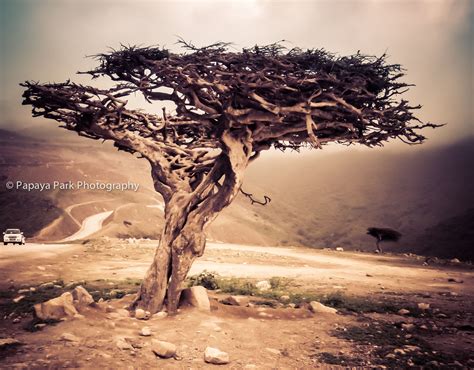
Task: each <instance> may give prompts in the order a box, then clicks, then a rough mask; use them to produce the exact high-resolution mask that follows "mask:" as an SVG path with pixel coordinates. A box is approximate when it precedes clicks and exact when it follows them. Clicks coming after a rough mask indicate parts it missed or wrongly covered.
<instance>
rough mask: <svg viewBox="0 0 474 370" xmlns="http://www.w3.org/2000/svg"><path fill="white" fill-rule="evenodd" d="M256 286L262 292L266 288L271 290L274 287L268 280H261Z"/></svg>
mask: <svg viewBox="0 0 474 370" xmlns="http://www.w3.org/2000/svg"><path fill="white" fill-rule="evenodd" d="M255 286H256V287H257V289H258V290H260V291H261V292H264V291H266V290H270V289H271V288H272V285H271V284H270V282H269V281H268V280H262V281H259V282H258V283H257V284H255Z"/></svg>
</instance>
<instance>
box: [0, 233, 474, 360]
mask: <svg viewBox="0 0 474 370" xmlns="http://www.w3.org/2000/svg"><path fill="white" fill-rule="evenodd" d="M155 244H156V242H154V241H146V240H141V241H136V240H129V241H127V240H122V241H121V240H110V239H100V240H92V241H88V242H86V243H85V244H69V245H61V246H59V247H58V246H54V245H46V246H39V245H38V246H30V249H26V248H25V247H19V246H8V247H6V248H4V249H2V250H1V254H0V267H1V270H0V280H1V283H0V314H1V317H0V325H1V327H2V330H1V334H0V355H1V356H0V367H3V368H25V369H26V368H28V369H40V368H60V367H67V368H71V367H81V368H114V369H116V368H164V369H166V368H170V369H171V368H172V369H176V368H182V369H190V368H192V369H199V368H211V367H215V366H217V365H216V364H215V363H216V362H223V363H225V364H222V365H219V366H221V367H223V368H235V369H241V368H247V369H252V368H257V369H274V368H305V369H306V368H312V367H325V366H342V367H347V366H364V367H379V368H383V367H388V368H401V367H410V366H420V365H421V366H425V367H429V368H439V367H441V368H455V367H459V368H462V367H464V368H466V367H474V356H472V354H471V352H472V351H471V349H472V346H473V340H474V337H473V330H474V323H473V312H474V309H473V308H472V305H471V302H472V301H473V297H474V276H473V274H472V268H471V266H470V265H465V264H461V263H458V262H457V261H435V262H429V263H430V265H424V261H425V259H424V258H419V257H416V256H395V255H388V256H377V255H371V254H361V253H347V252H336V251H316V250H301V249H288V248H281V249H280V248H270V249H265V248H258V247H250V246H247V247H245V246H234V245H218V244H211V245H210V246H209V248H208V250H207V252H206V254H205V255H204V256H203V258H202V259H201V260H200V261H199V263H197V264H196V266H197V268H195V269H194V271H193V273H192V275H193V276H192V278H190V279H189V281H188V282H187V284H189V285H194V286H205V287H206V288H208V290H207V292H208V294H209V306H208V307H207V308H206V307H204V308H203V307H202V306H200V305H199V304H195V303H193V301H192V300H189V299H188V300H187V301H186V302H184V304H183V306H182V307H181V308H180V312H179V313H178V315H177V316H174V317H169V316H167V315H166V313H159V314H155V315H152V316H149V315H147V314H146V313H144V312H139V313H138V314H136V313H135V312H132V313H130V312H128V311H127V310H125V308H126V307H127V305H128V304H129V303H130V301H131V300H132V299H133V293H134V292H135V291H136V290H137V288H138V285H139V277H140V276H142V275H143V274H144V271H145V269H146V267H147V265H148V264H149V262H150V258H151V255H152V253H153V248H154V245H155ZM27 247H28V246H27ZM18 248H25V249H21V250H19V249H18ZM236 266H237V267H236ZM238 266H241V267H242V268H241V269H238ZM211 267H212V268H215V269H214V270H218V272H219V273H218V274H216V273H211V272H203V270H208V271H209V270H211ZM252 271H253V272H252ZM298 271H299V272H298ZM279 273H281V274H279ZM78 286H82V287H84V288H85V289H86V290H87V291H88V292H89V293H90V294H91V296H90V298H87V299H82V298H78V295H77V291H78V290H80V291H82V290H81V289H80V288H78ZM198 290H203V289H202V288H199V289H198ZM75 292H76V293H75ZM65 293H66V296H67V297H69V296H71V297H72V298H71V302H72V303H71V304H73V306H74V309H73V308H71V312H72V314H70V315H69V316H66V317H64V318H59V317H57V318H56V319H51V318H49V319H48V318H47V317H46V316H43V314H42V312H43V311H44V310H43V311H42V310H41V309H37V310H36V314H35V315H36V316H39V317H43V319H41V318H39V317H36V318H35V317H34V314H33V312H34V309H33V307H34V305H37V304H39V303H41V302H46V301H48V300H50V299H52V298H55V297H59V296H61V295H63V294H65ZM89 293H87V295H88V294H89ZM73 299H74V300H73ZM92 300H93V302H92ZM81 302H82V303H81ZM192 304H194V306H192ZM195 306H199V307H195ZM37 307H38V306H37ZM39 307H42V306H39ZM38 310H39V311H38ZM74 310H75V311H77V312H74ZM58 318H59V319H60V320H57V319H58Z"/></svg>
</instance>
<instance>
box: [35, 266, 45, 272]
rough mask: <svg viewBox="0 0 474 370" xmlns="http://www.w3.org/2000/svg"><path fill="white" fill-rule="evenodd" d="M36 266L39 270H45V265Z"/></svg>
mask: <svg viewBox="0 0 474 370" xmlns="http://www.w3.org/2000/svg"><path fill="white" fill-rule="evenodd" d="M36 268H37V269H38V270H40V271H46V267H44V266H37V267H36Z"/></svg>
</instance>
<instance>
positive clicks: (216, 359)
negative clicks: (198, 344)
mask: <svg viewBox="0 0 474 370" xmlns="http://www.w3.org/2000/svg"><path fill="white" fill-rule="evenodd" d="M204 361H205V362H207V363H209V364H216V365H223V364H228V363H229V362H230V359H229V354H228V353H226V352H222V351H221V350H219V349H217V348H213V347H207V348H206V350H205V351H204Z"/></svg>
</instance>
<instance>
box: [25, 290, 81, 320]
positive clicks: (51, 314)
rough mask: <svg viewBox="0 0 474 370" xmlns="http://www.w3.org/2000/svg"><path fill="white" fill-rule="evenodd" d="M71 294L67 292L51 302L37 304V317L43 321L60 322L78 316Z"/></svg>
mask: <svg viewBox="0 0 474 370" xmlns="http://www.w3.org/2000/svg"><path fill="white" fill-rule="evenodd" d="M73 302H74V299H73V296H72V294H71V293H69V292H66V293H63V294H61V295H60V296H59V297H56V298H53V299H50V300H49V301H46V302H43V303H38V304H35V306H34V308H35V313H36V316H37V317H38V318H39V319H41V320H60V319H63V318H66V317H74V316H75V315H77V314H78V312H77V310H76V307H74V304H73Z"/></svg>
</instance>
